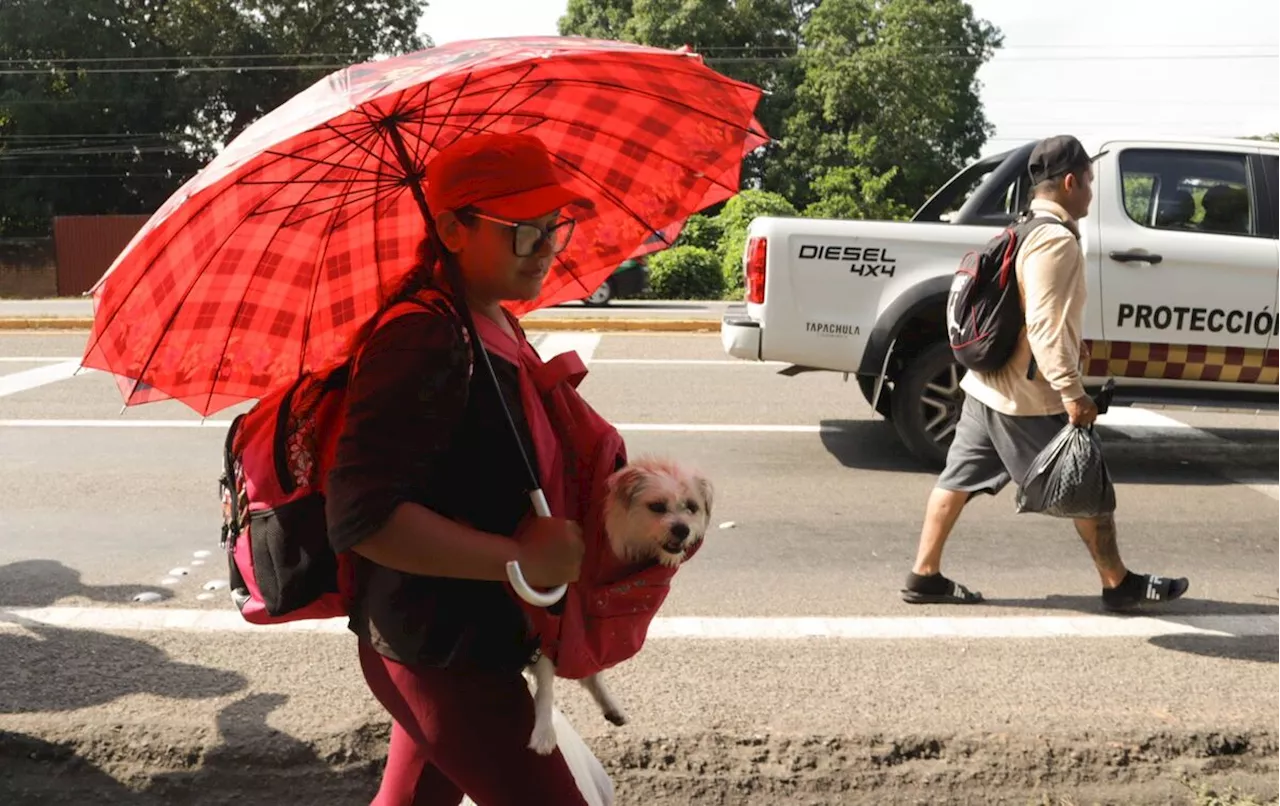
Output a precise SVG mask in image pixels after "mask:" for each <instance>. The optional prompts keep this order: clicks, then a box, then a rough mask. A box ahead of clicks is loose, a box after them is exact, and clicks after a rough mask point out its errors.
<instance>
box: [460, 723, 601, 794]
mask: <svg viewBox="0 0 1280 806" xmlns="http://www.w3.org/2000/svg"><path fill="white" fill-rule="evenodd" d="M551 724H552V725H554V726H555V729H556V746H557V747H558V748H559V749H560V754H561V755H562V756H564V760H565V763H566V764H568V765H569V771H570V772H572V773H573V780H575V781H577V782H578V789H579V790H581V791H582V797H583V799H584V800H586V802H587V806H613V781H612V780H611V779H610V778H609V774H608V773H607V772H605V769H604V765H603V764H601V763H600V759H598V758H596V756H595V754H594V753H592V752H591V748H589V747H587V743H586V742H584V741H583V740H582V737H581V736H579V735H578V732H577V731H576V730H574V729H573V725H571V724H569V720H568V719H566V718H565V715H564V714H562V713H560V709H559V708H553V709H552V711H551ZM529 752H531V753H532V752H533V751H532V750H530V751H529ZM461 806H476V804H475V802H474V801H473V800H471V798H469V797H468V798H463V799H462V803H461Z"/></svg>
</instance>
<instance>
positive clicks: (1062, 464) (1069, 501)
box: [1015, 382, 1116, 518]
mask: <svg viewBox="0 0 1280 806" xmlns="http://www.w3.org/2000/svg"><path fill="white" fill-rule="evenodd" d="M1113 388H1114V384H1113V383H1112V382H1108V384H1107V385H1106V386H1105V387H1104V388H1103V390H1102V394H1100V395H1099V396H1098V398H1099V399H1097V400H1096V401H1095V402H1096V403H1097V404H1098V412H1099V413H1105V412H1106V410H1107V408H1108V407H1109V404H1110V402H1111V394H1112V390H1113ZM1015 504H1016V506H1017V511H1018V512H1019V513H1023V512H1038V513H1040V514H1042V515H1050V516H1053V517H1056V518H1097V517H1100V516H1102V515H1109V514H1111V513H1112V512H1115V511H1116V489H1115V485H1114V484H1112V481H1111V471H1110V470H1108V469H1107V462H1106V459H1105V458H1103V456H1102V441H1101V440H1100V439H1099V438H1098V435H1097V434H1096V433H1094V430H1093V426H1089V427H1088V428H1081V427H1080V426H1075V425H1071V424H1070V423H1068V424H1067V425H1066V426H1065V427H1063V429H1062V430H1061V431H1059V432H1058V435H1057V436H1056V437H1054V438H1053V441H1052V442H1050V443H1049V444H1048V445H1046V446H1045V448H1044V450H1042V451H1040V453H1039V454H1038V455H1037V456H1036V458H1035V461H1033V462H1032V463H1031V467H1030V468H1029V469H1028V470H1027V476H1026V478H1025V479H1023V481H1022V484H1021V485H1020V486H1019V487H1018V494H1017V497H1016V500H1015Z"/></svg>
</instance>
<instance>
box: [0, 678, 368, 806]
mask: <svg viewBox="0 0 1280 806" xmlns="http://www.w3.org/2000/svg"><path fill="white" fill-rule="evenodd" d="M287 700H288V697H286V696H285V695H283V694H267V693H258V694H250V695H248V696H246V697H244V698H243V699H240V700H237V701H236V702H234V703H232V704H230V705H228V706H227V707H226V708H224V709H222V711H220V712H219V713H218V716H217V728H218V736H219V739H220V741H221V743H220V744H219V745H218V746H217V747H214V748H213V749H212V750H210V751H209V752H208V753H206V754H205V755H204V757H203V758H202V759H200V760H199V767H198V768H196V769H192V770H184V771H181V772H173V773H161V774H158V775H148V774H147V770H145V769H141V768H137V769H131V768H130V766H129V764H128V762H127V761H126V762H124V763H123V765H122V767H121V769H120V770H119V771H118V772H117V773H116V774H114V775H113V774H109V773H108V772H107V771H105V770H103V769H100V768H99V767H97V766H95V765H94V764H92V763H90V762H88V761H86V760H84V759H83V758H81V757H80V756H78V755H77V754H76V752H75V750H74V749H73V748H72V747H69V746H67V745H64V744H56V743H52V742H49V741H46V740H44V739H39V738H36V737H34V736H30V735H27V734H21V733H14V732H9V731H0V769H3V773H2V774H0V802H3V803H5V804H6V806H9V805H11V806H28V804H29V805H30V806H37V804H40V805H41V806H43V804H48V803H75V804H81V805H82V806H98V804H103V806H105V805H106V804H111V805H112V806H115V805H116V804H120V805H121V806H168V804H174V803H183V804H189V805H190V806H203V804H210V806H212V804H227V803H236V804H241V805H242V806H257V805H258V804H263V805H264V806H265V805H266V804H272V806H274V804H278V803H325V804H331V805H332V806H348V805H349V806H357V804H360V806H363V805H364V804H367V803H368V802H369V800H370V799H371V798H372V797H373V794H374V793H375V792H376V791H377V788H378V779H379V776H380V775H381V765H380V764H379V765H364V766H361V767H348V768H346V769H341V770H339V769H334V767H333V764H332V763H331V762H338V761H341V759H340V758H331V759H325V758H322V757H321V755H320V754H319V753H317V752H316V750H315V749H314V748H312V747H310V746H309V745H307V744H306V743H304V742H301V741H299V740H298V739H295V738H294V737H292V736H290V735H288V734H286V733H282V732H280V731H278V730H276V729H274V728H272V727H271V726H270V725H269V724H268V723H267V719H268V717H269V716H270V715H271V712H272V711H274V710H275V709H276V708H279V707H280V706H281V705H283V704H284V703H285V702H287ZM355 740H356V741H361V740H363V741H372V742H377V743H378V744H379V745H382V746H385V744H386V732H385V731H382V732H381V733H380V734H379V735H370V736H365V737H359V736H358V737H355ZM360 754H361V755H362V756H363V757H366V758H367V757H370V754H369V753H368V752H367V750H361V752H360ZM337 755H339V756H340V755H342V753H338V754H337ZM372 755H373V756H376V755H377V754H376V753H375V754H372ZM117 776H119V777H117ZM121 778H125V779H126V780H128V781H129V783H126V782H124V781H122V780H121Z"/></svg>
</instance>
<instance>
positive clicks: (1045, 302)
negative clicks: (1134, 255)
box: [1021, 227, 1085, 403]
mask: <svg viewBox="0 0 1280 806" xmlns="http://www.w3.org/2000/svg"><path fill="white" fill-rule="evenodd" d="M1025 249H1026V251H1025V252H1024V253H1023V255H1022V267H1021V273H1022V290H1023V294H1024V297H1025V306H1026V307H1025V310H1026V322H1027V341H1028V342H1029V343H1030V345H1031V354H1032V356H1034V357H1035V361H1036V366H1037V368H1038V369H1039V371H1040V374H1041V375H1043V376H1044V378H1045V380H1047V381H1048V382H1049V385H1050V386H1052V387H1053V388H1054V389H1055V390H1057V392H1058V394H1060V395H1061V396H1062V400H1063V402H1064V403H1066V402H1070V401H1073V400H1077V399H1079V398H1081V397H1084V395H1085V391H1084V384H1083V382H1082V379H1081V376H1080V342H1079V336H1080V329H1081V324H1082V323H1080V322H1071V321H1070V317H1071V316H1072V315H1073V314H1072V311H1073V309H1075V308H1080V307H1082V306H1080V305H1078V304H1077V303H1079V302H1083V300H1076V299H1075V294H1076V289H1077V286H1078V281H1079V271H1080V268H1079V266H1080V262H1079V251H1080V245H1079V244H1078V243H1077V242H1076V240H1075V238H1073V237H1072V236H1071V235H1070V234H1069V233H1067V232H1065V231H1061V230H1059V229H1058V228H1057V227H1052V228H1051V227H1044V228H1041V229H1039V230H1037V231H1036V232H1034V233H1032V235H1031V237H1029V238H1028V239H1027V244H1026V247H1025Z"/></svg>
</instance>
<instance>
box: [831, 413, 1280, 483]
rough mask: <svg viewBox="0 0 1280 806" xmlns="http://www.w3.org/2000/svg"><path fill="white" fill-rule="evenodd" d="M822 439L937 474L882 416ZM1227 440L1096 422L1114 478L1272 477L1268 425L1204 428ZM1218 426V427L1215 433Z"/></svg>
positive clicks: (847, 460) (845, 424)
mask: <svg viewBox="0 0 1280 806" xmlns="http://www.w3.org/2000/svg"><path fill="white" fill-rule="evenodd" d="M822 427H823V429H824V430H823V432H822V444H823V447H825V448H826V449H827V452H828V453H830V454H831V455H832V456H833V457H834V458H835V459H836V460H837V461H839V462H840V464H841V465H843V466H844V467H847V468H853V469H858V470H879V471H888V472H896V473H924V474H928V475H936V474H937V473H938V471H939V470H940V469H941V468H934V467H930V466H928V465H927V464H925V463H924V462H923V461H921V460H920V459H917V458H916V457H915V456H914V455H912V454H911V453H909V452H908V451H907V449H906V447H905V446H904V445H903V444H902V442H901V440H900V439H899V438H898V435H897V432H896V431H894V429H893V426H892V424H890V423H887V422H884V421H883V420H824V421H822ZM1202 430H1205V431H1207V432H1208V433H1212V434H1214V435H1215V436H1221V437H1222V439H1224V440H1229V441H1228V442H1227V443H1226V444H1224V443H1219V442H1210V441H1205V440H1199V441H1192V440H1177V439H1170V440H1151V441H1146V440H1141V441H1140V440H1133V439H1129V438H1126V437H1122V436H1120V435H1118V434H1117V433H1115V432H1112V431H1109V430H1108V429H1106V428H1100V429H1099V431H1100V433H1101V434H1102V438H1103V444H1104V449H1105V451H1106V457H1107V464H1108V466H1109V467H1110V469H1111V475H1112V478H1114V480H1115V482H1116V483H1117V484H1161V485H1166V484H1181V485H1188V486H1192V485H1194V486H1209V487H1216V486H1225V485H1230V484H1235V483H1237V482H1235V481H1233V480H1230V479H1227V478H1225V477H1224V476H1223V475H1221V474H1220V473H1216V472H1214V470H1212V469H1210V468H1209V467H1206V466H1205V464H1204V463H1205V461H1206V460H1217V464H1218V465H1219V466H1222V467H1225V466H1226V465H1227V464H1237V465H1243V466H1244V467H1245V468H1247V469H1248V471H1250V472H1249V475H1256V476H1257V480H1258V481H1259V482H1262V483H1275V480H1276V473H1275V468H1276V464H1277V462H1278V461H1280V445H1278V443H1277V441H1276V432H1275V431H1274V430H1271V429H1255V430H1242V429H1216V430H1215V429H1202ZM1215 431H1216V433H1215Z"/></svg>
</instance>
